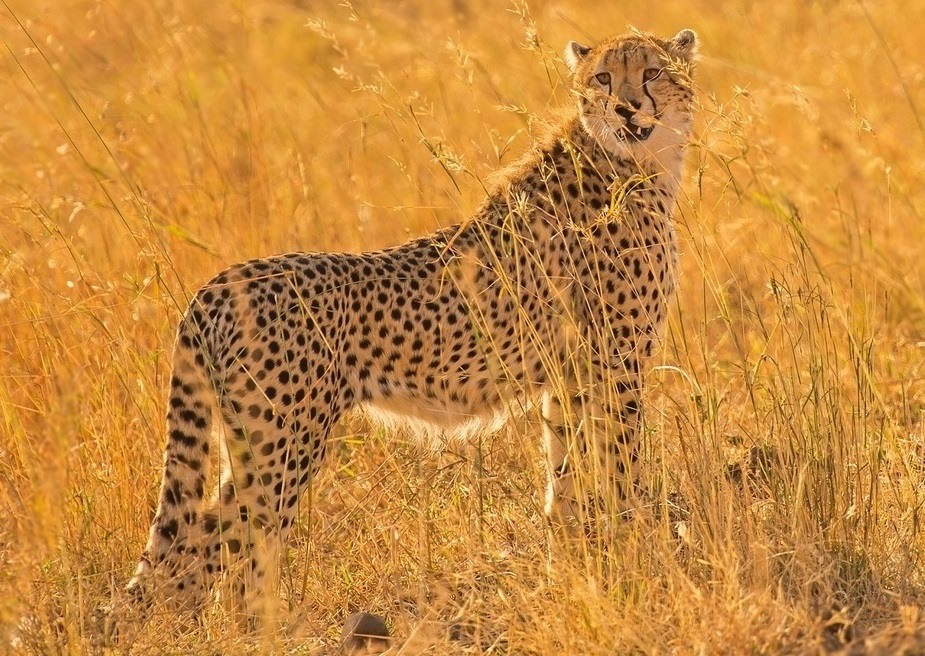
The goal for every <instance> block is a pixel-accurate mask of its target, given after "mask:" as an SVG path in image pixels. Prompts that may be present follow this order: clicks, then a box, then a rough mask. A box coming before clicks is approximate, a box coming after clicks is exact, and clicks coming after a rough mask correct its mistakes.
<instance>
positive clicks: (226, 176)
mask: <svg viewBox="0 0 925 656" xmlns="http://www.w3.org/2000/svg"><path fill="white" fill-rule="evenodd" d="M720 5H721V6H720ZM0 16H2V18H0V31H2V38H3V43H4V48H3V50H2V53H0V67H2V74H0V99H2V105H3V111H2V113H0V652H7V651H9V652H11V653H16V654H57V653H61V654H82V653H92V652H93V651H94V650H95V649H97V648H96V647H94V646H93V645H94V640H93V635H94V619H93V617H94V613H95V612H96V610H97V609H98V608H99V607H101V606H103V605H105V604H106V603H107V602H108V601H109V599H110V596H111V593H112V590H114V589H115V588H117V587H118V586H121V585H123V584H124V583H125V581H126V580H127V578H128V576H129V575H130V573H131V570H132V568H133V566H134V561H135V559H136V558H137V557H138V555H139V553H140V551H141V549H142V548H143V545H144V541H145V537H146V532H147V526H148V521H149V519H150V517H151V513H152V508H153V505H154V502H155V496H156V493H157V486H158V482H159V474H160V467H161V449H162V446H163V441H164V435H163V430H164V429H163V415H164V411H165V393H166V389H167V383H168V377H169V367H170V353H171V346H172V340H173V334H174V330H175V326H176V323H177V321H178V318H179V316H180V313H181V312H182V310H183V308H184V306H185V304H186V302H187V299H188V297H189V294H190V293H191V292H192V291H194V290H195V289H196V288H197V287H198V286H199V285H200V284H202V283H203V282H204V281H205V280H206V279H208V278H209V277H210V276H211V275H212V274H214V273H215V272H216V271H218V270H220V269H222V268H224V267H225V266H226V265H227V264H229V263H232V262H234V261H239V260H242V259H247V258H251V257H257V256H261V255H267V254H273V253H279V252H288V251H294V250H337V251H361V250H370V249H375V248H381V247H384V246H387V245H391V244H395V243H398V242H401V241H403V240H405V239H407V238H408V237H409V236H412V235H419V234H423V233H427V232H429V231H432V230H434V229H436V228H438V227H440V226H446V225H450V224H452V223H455V222H457V221H459V220H460V219H462V218H464V217H465V216H467V215H468V214H469V213H470V212H471V211H472V210H473V209H474V208H475V207H476V206H477V205H478V203H479V202H480V201H481V199H482V197H483V194H484V188H485V186H486V185H487V184H490V181H491V176H492V174H493V172H495V171H497V170H498V169H500V168H502V167H504V166H505V165H507V164H510V163H512V162H514V161H515V160H516V159H517V157H519V155H520V154H521V153H523V152H524V151H525V150H526V149H527V148H528V147H529V145H530V144H531V142H532V141H533V139H535V138H536V137H537V136H538V135H540V134H542V133H543V132H544V130H545V127H544V126H545V123H546V121H548V120H549V119H550V117H552V116H554V110H555V109H556V108H557V107H560V106H562V105H563V104H565V103H568V102H570V99H569V92H568V86H569V85H568V79H567V76H566V68H565V66H564V65H563V64H562V62H561V59H560V58H559V53H560V52H561V49H562V46H563V45H564V44H565V43H566V41H568V40H570V39H577V40H579V41H585V42H593V41H595V40H596V39H598V38H601V37H603V36H606V35H608V34H611V33H616V32H621V31H624V30H625V29H627V26H630V25H631V26H635V27H637V28H639V29H642V30H646V31H652V32H655V33H658V34H661V35H664V36H669V35H672V34H675V33H676V32H677V31H678V30H680V29H681V28H685V27H690V28H693V29H695V30H696V31H697V32H698V34H699V37H700V43H701V52H702V55H703V56H702V59H701V61H700V63H699V66H698V69H697V76H698V85H699V103H698V109H697V114H698V120H697V125H696V129H695V136H694V143H693V144H692V146H691V148H690V150H689V153H688V159H687V164H688V167H687V170H688V176H687V181H686V183H685V185H684V188H683V192H682V195H681V200H680V202H679V208H678V214H677V230H678V235H679V239H680V242H681V268H682V283H681V291H680V295H679V297H678V299H677V302H676V303H675V305H674V307H673V308H672V314H671V319H670V326H669V331H668V334H667V337H666V339H665V342H664V346H663V348H662V350H661V351H660V352H659V354H658V356H657V362H656V365H657V366H656V367H655V369H654V370H653V371H652V372H651V373H650V374H649V376H648V378H647V387H646V403H647V405H646V430H645V445H644V458H643V460H644V467H643V478H644V480H645V482H646V485H647V487H648V489H649V490H650V495H651V499H652V501H651V503H650V504H649V505H648V506H646V507H643V508H640V509H639V512H638V513H636V514H635V515H634V517H633V518H632V520H630V521H628V522H627V523H626V526H625V527H624V528H623V530H622V535H621V538H620V540H619V541H615V542H613V543H611V544H608V545H600V544H592V543H590V542H588V543H586V544H578V545H577V546H575V545H573V548H571V549H567V550H559V549H556V547H555V545H553V544H551V542H550V539H549V535H548V534H547V531H546V525H545V523H544V521H543V518H542V512H541V506H542V495H541V488H542V485H543V479H544V471H543V465H542V461H541V453H540V449H539V442H538V436H539V433H540V424H539V421H538V418H537V417H536V416H535V413H527V414H526V415H524V416H519V417H515V418H514V419H512V420H511V422H510V423H509V424H508V425H507V426H506V427H505V428H504V429H502V430H501V431H500V432H498V433H496V434H492V435H487V436H484V437H482V438H481V439H480V440H478V441H477V442H476V443H474V444H472V445H470V446H468V447H462V446H453V447H450V448H449V449H448V450H447V451H445V452H442V453H431V452H428V451H426V450H425V451H422V449H420V448H419V447H416V446H415V445H414V442H413V440H412V438H411V436H409V435H406V434H404V433H402V432H400V431H399V432H398V433H397V434H396V432H395V431H388V430H384V429H382V428H377V427H375V426H373V427H371V426H370V425H369V424H368V423H367V422H366V421H365V420H364V419H363V418H355V419H353V420H351V421H349V422H347V423H346V424H344V425H343V426H342V427H341V428H340V429H339V430H338V431H337V433H336V436H335V438H334V440H335V441H334V442H333V444H332V448H331V450H330V452H329V454H328V461H327V464H326V466H325V469H324V470H323V473H322V475H320V477H319V478H318V479H317V480H316V483H315V487H314V490H313V492H312V493H311V495H310V498H309V499H308V502H307V503H306V504H305V506H304V507H305V510H304V512H303V513H302V518H301V522H300V524H299V526H298V527H297V529H296V531H295V535H294V541H293V544H292V548H291V550H290V551H289V553H288V557H287V559H286V563H285V566H284V568H283V575H282V589H281V593H280V603H279V606H278V609H277V614H278V618H279V630H277V631H268V632H267V633H266V635H264V636H263V638H262V639H261V640H254V639H253V638H251V637H248V636H247V635H243V634H242V633H241V632H240V631H239V630H238V629H237V628H236V624H235V623H234V622H233V621H232V620H230V619H229V618H228V617H226V615H225V614H224V613H223V611H222V609H221V606H215V607H214V608H212V609H210V611H209V612H208V613H207V614H206V616H205V617H204V618H203V619H202V626H200V627H198V628H194V629H193V630H188V627H185V626H183V625H182V624H180V623H179V621H178V620H177V619H176V618H174V617H172V616H170V615H166V614H164V615H157V616H155V617H154V618H153V619H152V620H151V621H150V622H149V623H148V624H147V625H146V626H145V628H144V630H143V631H142V632H141V634H140V635H139V637H138V640H137V642H136V643H135V646H134V652H135V653H152V654H154V653H191V654H239V653H279V654H288V653H292V654H327V653H333V651H334V649H335V648H336V645H337V638H338V634H339V630H340V626H341V624H342V622H343V620H344V618H345V616H346V615H348V614H349V613H351V612H354V611H357V610H362V611H369V612H375V613H379V614H381V615H384V616H386V617H387V618H388V620H389V622H390V625H391V628H392V632H393V634H394V635H395V636H396V640H395V646H394V647H393V651H392V652H391V653H402V654H419V653H420V654H423V653H428V654H544V655H545V654H589V655H591V654H594V655H596V654H600V655H603V654H623V653H667V652H671V653H679V654H687V653H703V654H712V653H730V654H734V653H770V654H776V653H800V654H802V653H820V652H831V651H836V652H838V651H844V652H845V653H873V654H880V653H884V654H886V653H899V652H900V650H902V649H905V650H907V651H906V653H923V652H925V560H923V559H925V534H923V526H922V520H923V514H925V508H923V504H925V484H923V478H925V443H923V440H925V266H923V265H922V262H921V260H922V255H923V252H925V250H923V246H922V244H923V243H925V155H923V152H925V45H923V44H925V8H923V7H922V5H921V3H920V2H918V1H917V0H907V1H905V2H904V1H902V0H896V1H882V2H879V1H874V0H865V1H864V2H834V1H827V2H794V1H791V2H752V1H751V0H731V1H730V2H724V3H713V2H683V1H681V0H665V1H664V2H661V3H656V4H653V3H649V2H639V1H637V0H630V1H628V2H610V3H602V2H555V1H541V0H534V1H531V2H530V3H529V7H528V6H527V5H521V4H513V3H508V2H496V3H490V2H485V1H483V0H454V1H450V0H430V1H411V0H408V1H399V2H389V3H386V2H359V1H358V2H354V3H353V4H352V6H351V5H347V4H346V3H343V4H342V3H339V2H333V1H332V2H312V1H311V0H302V1H295V0H294V1H291V2H286V1H284V0H266V1H263V0H257V1H253V2H244V1H241V2H229V1H226V0H209V1H208V2H207V1H204V0H182V1H181V0H150V1H147V2H141V1H139V0H125V1H124V2H116V1H114V0H57V1H52V0H7V1H6V2H4V6H3V7H2V8H0ZM451 638H452V639H451Z"/></svg>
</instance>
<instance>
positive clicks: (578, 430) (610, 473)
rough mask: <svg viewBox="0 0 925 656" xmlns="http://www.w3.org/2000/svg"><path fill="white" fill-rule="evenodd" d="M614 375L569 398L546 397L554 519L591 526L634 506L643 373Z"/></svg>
mask: <svg viewBox="0 0 925 656" xmlns="http://www.w3.org/2000/svg"><path fill="white" fill-rule="evenodd" d="M610 373H612V372H610ZM601 378H603V377H601ZM613 378H614V380H603V379H601V380H599V381H597V383H596V384H595V385H594V386H592V388H591V389H590V390H589V391H587V392H583V393H576V394H571V395H569V396H568V398H567V400H565V401H563V400H562V398H561V397H560V396H557V395H555V394H552V393H550V394H547V396H546V397H545V398H544V400H543V433H544V449H545V452H546V463H547V478H548V480H547V486H546V506H545V512H546V515H547V516H548V517H549V519H550V520H551V521H552V522H553V523H554V524H559V525H565V526H575V525H584V526H586V527H587V526H589V525H591V524H594V523H596V522H597V521H598V520H599V519H601V514H602V513H603V516H604V517H615V516H618V515H620V514H622V513H624V512H625V511H626V510H628V509H629V508H631V507H632V505H633V501H634V497H635V489H636V478H637V473H638V457H639V456H638V452H639V427H640V410H641V405H640V392H641V385H640V384H639V381H638V377H637V376H629V375H622V376H613Z"/></svg>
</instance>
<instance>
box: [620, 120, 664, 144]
mask: <svg viewBox="0 0 925 656" xmlns="http://www.w3.org/2000/svg"><path fill="white" fill-rule="evenodd" d="M654 129H655V126H654V125H649V126H646V127H642V126H639V125H634V124H633V123H630V122H629V121H627V122H626V123H625V124H624V125H623V126H622V127H621V128H620V130H619V134H620V136H621V137H623V139H624V140H626V141H645V140H646V139H648V138H649V135H651V134H652V130H654Z"/></svg>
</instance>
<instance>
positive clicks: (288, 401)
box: [125, 30, 695, 614]
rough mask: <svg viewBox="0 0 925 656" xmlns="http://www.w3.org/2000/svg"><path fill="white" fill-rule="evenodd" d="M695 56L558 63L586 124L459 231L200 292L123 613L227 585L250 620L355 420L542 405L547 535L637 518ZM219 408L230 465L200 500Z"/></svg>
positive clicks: (683, 49)
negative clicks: (643, 416)
mask: <svg viewBox="0 0 925 656" xmlns="http://www.w3.org/2000/svg"><path fill="white" fill-rule="evenodd" d="M694 42H695V37H694V34H693V33H692V32H690V31H689V30H685V31H683V32H681V33H680V34H679V35H678V36H676V37H674V38H673V39H670V40H660V39H657V38H654V37H651V36H645V35H639V34H632V35H627V36H621V37H618V38H614V39H611V40H609V41H605V42H603V43H601V44H599V45H598V46H595V47H593V48H587V47H584V46H579V45H577V44H574V43H573V44H569V47H568V48H567V50H566V60H567V62H568V64H569V67H570V69H571V71H572V73H573V79H574V85H573V90H574V94H575V97H576V101H577V105H578V111H577V112H576V113H575V115H574V116H573V117H572V118H570V119H568V120H567V121H565V122H564V123H563V124H562V125H561V126H560V127H559V129H558V130H557V131H556V133H555V134H554V135H553V136H552V138H550V139H549V140H548V142H547V143H545V144H543V145H541V146H538V147H537V148H536V149H535V150H534V151H533V152H531V153H530V154H529V155H528V156H527V157H526V158H525V159H524V161H523V163H522V164H521V165H520V166H518V167H517V168H516V170H515V171H514V172H513V173H512V174H511V175H509V176H508V178H507V180H506V182H505V183H503V184H501V185H499V186H498V188H497V189H495V190H494V191H493V192H492V193H491V194H490V195H489V197H488V198H487V200H486V201H485V202H484V203H483V205H482V206H481V207H480V208H479V209H478V210H477V211H476V213H475V215H474V216H473V217H471V218H470V219H469V220H468V221H466V222H465V223H462V224H460V225H457V226H453V227H450V228H446V229H443V230H440V231H438V232H436V233H434V234H432V235H430V236H427V237H424V238H422V239H417V240H414V241H411V242H409V243H406V244H402V245H400V246H396V247H394V248H389V249H386V250H382V251H378V252H371V253H363V254H346V253H291V254H287V255H280V256H276V257H268V258H262V259H257V260H251V261H249V262H244V263H242V264H236V265H234V266H232V267H230V268H228V269H227V270H225V271H223V272H222V273H220V274H219V275H218V276H216V277H215V278H213V279H212V280H211V281H210V282H209V283H208V284H206V285H205V286H204V287H203V288H202V289H200V290H199V292H198V293H197V294H196V295H195V298H194V299H193V301H192V302H191V304H190V306H189V309H188V311H187V312H186V314H185V316H184V318H183V320H182V321H181V323H180V326H179V330H178V337H177V342H176V348H175V351H174V365H173V367H174V368H173V375H172V378H171V381H170V394H169V409H168V413H167V424H168V428H167V446H166V452H165V461H164V472H163V481H162V486H161V492H160V501H159V503H158V507H157V512H156V514H155V517H154V520H153V523H152V525H151V531H150V537H149V540H148V544H147V547H146V548H145V551H144V555H143V556H142V558H141V561H140V563H139V564H138V567H137V570H136V572H135V576H134V578H133V579H132V580H131V581H130V583H129V584H128V587H127V589H126V593H125V599H127V600H128V603H129V604H130V605H132V606H134V607H136V608H139V607H140V608H144V607H147V606H148V605H150V604H151V603H152V601H153V600H154V599H155V598H158V597H159V598H163V599H169V600H172V601H173V602H174V603H175V604H177V605H179V606H184V607H187V608H191V609H198V608H200V607H201V606H202V604H203V603H204V602H205V601H206V599H207V597H208V594H209V591H210V588H211V587H212V585H213V583H214V581H215V579H216V577H218V576H219V575H220V574H221V573H223V572H225V571H227V570H228V569H229V568H235V567H237V570H238V571H240V572H241V577H240V582H239V583H238V585H237V588H238V592H239V594H240V595H241V597H242V603H243V604H244V606H245V607H246V608H247V609H248V611H249V612H253V613H258V614H259V612H260V611H259V607H258V601H259V600H260V599H261V598H262V597H263V595H262V594H261V591H262V589H263V587H265V583H266V580H267V579H271V578H272V572H273V570H274V569H275V568H276V559H277V558H278V554H279V552H280V550H281V549H282V548H284V547H285V544H286V540H287V535H288V534H289V531H290V529H291V528H292V525H293V522H294V521H295V519H296V514H297V510H298V504H299V499H300V497H301V496H302V494H303V492H304V491H305V490H306V488H307V487H308V486H309V485H310V484H311V481H312V478H313V477H314V475H315V473H316V472H317V471H318V468H319V466H320V465H321V463H322V461H323V459H324V454H325V446H326V440H327V438H328V435H329V434H330V432H331V429H332V428H333V427H334V426H335V425H336V424H337V422H338V421H339V420H340V419H341V418H342V417H343V416H344V415H345V414H346V413H348V412H350V411H352V410H354V409H356V408H359V407H367V408H374V409H378V411H380V412H384V413H387V414H390V415H395V416H404V417H410V418H412V419H413V420H415V421H417V422H419V423H421V424H426V425H429V426H433V427H436V429H438V430H458V429H467V428H472V427H474V426H478V425H480V424H481V423H484V422H485V421H487V420H490V419H492V418H495V417H499V416H504V415H506V414H507V413H508V412H509V410H510V409H511V408H512V407H522V406H523V404H524V403H525V402H530V401H541V402H542V412H543V417H544V419H545V421H544V445H545V452H546V457H547V460H548V470H549V482H548V486H547V491H546V511H547V513H548V514H549V515H550V517H551V518H552V519H554V520H556V521H559V522H562V521H565V522H568V521H569V520H570V518H572V517H574V516H579V515H582V513H584V512H585V511H586V510H587V507H588V506H587V501H588V500H589V499H591V498H592V497H593V499H595V503H598V504H599V503H600V501H601V500H602V499H603V500H605V501H607V500H610V502H611V505H610V506H608V508H612V509H616V508H618V507H619V506H620V504H626V503H628V502H630V501H631V499H632V493H633V492H632V491H633V482H634V480H635V472H636V461H637V447H638V432H639V422H640V413H641V402H640V391H641V387H642V373H643V371H644V361H645V359H646V358H647V357H648V356H649V355H650V354H651V353H652V350H653V347H654V344H655V342H656V340H657V338H658V334H659V328H660V326H661V324H662V323H663V321H664V318H665V314H666V308H667V304H668V302H669V299H670V298H671V296H672V294H673V293H674V289H675V273H674V261H675V257H676V255H675V236H674V229H673V227H672V218H671V217H672V212H673V209H674V204H675V195H676V192H677V189H678V179H679V176H680V169H681V158H682V154H683V148H684V145H685V143H686V140H687V138H688V135H689V132H690V129H691V103H692V88H691V81H690V70H691V61H692V58H693V49H694ZM213 405H215V406H217V407H218V414H219V415H220V417H221V421H222V422H224V424H225V425H226V427H227V430H226V431H225V435H226V437H225V438H224V445H223V446H224V447H225V448H226V449H227V452H228V454H229V463H228V464H229V466H228V467H226V470H227V471H226V472H225V473H224V475H223V476H222V477H221V480H219V482H218V484H217V485H218V489H217V491H216V492H215V493H214V494H207V491H206V487H205V486H206V482H207V479H208V478H209V474H208V469H209V462H210V460H211V459H212V455H213V454H211V453H210V451H211V450H212V449H215V448H216V445H215V444H214V443H213V441H212V439H211V438H210V434H211V432H212V427H213V421H212V419H213V418H212V414H213ZM575 417H580V418H581V420H580V421H578V420H576V419H575ZM581 462H591V463H592V464H593V465H594V467H593V468H596V472H597V476H596V479H595V480H596V481H597V482H596V484H595V485H596V487H594V486H592V488H587V486H583V484H581V482H580V480H579V475H578V470H579V469H580V467H579V466H578V464H579V463H581ZM592 505H593V504H592Z"/></svg>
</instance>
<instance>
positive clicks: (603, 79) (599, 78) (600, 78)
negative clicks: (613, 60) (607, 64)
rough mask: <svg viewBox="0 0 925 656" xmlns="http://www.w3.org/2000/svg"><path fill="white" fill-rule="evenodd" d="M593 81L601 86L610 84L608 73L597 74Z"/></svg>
mask: <svg viewBox="0 0 925 656" xmlns="http://www.w3.org/2000/svg"><path fill="white" fill-rule="evenodd" d="M594 79H595V80H597V81H598V82H600V83H601V84H610V73H607V72H606V71H605V72H604V73H598V74H597V75H595V76H594Z"/></svg>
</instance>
